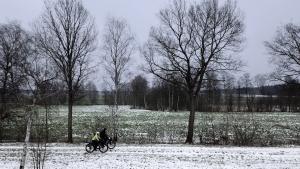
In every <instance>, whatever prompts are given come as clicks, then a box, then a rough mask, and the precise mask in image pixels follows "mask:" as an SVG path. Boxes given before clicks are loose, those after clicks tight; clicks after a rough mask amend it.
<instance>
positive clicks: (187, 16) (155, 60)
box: [143, 0, 244, 143]
mask: <svg viewBox="0 0 300 169" xmlns="http://www.w3.org/2000/svg"><path fill="white" fill-rule="evenodd" d="M159 19H160V27H155V28H152V29H151V32H150V40H149V42H148V43H147V44H146V45H145V47H144V51H143V55H144V56H145V58H146V61H147V63H148V66H149V71H150V72H151V73H153V74H154V75H156V76H158V77H160V78H161V79H164V80H166V81H168V82H170V83H174V79H172V78H168V77H176V79H178V77H179V78H180V79H182V80H181V81H179V82H178V81H176V83H174V84H178V85H179V86H180V87H182V88H183V89H185V91H186V93H187V94H188V96H189V100H190V116H189V123H188V133H187V139H186V143H193V130H194V120H195V98H196V96H197V95H198V93H199V91H200V89H201V87H202V83H203V81H204V80H205V75H206V74H207V73H208V72H213V71H225V70H236V69H237V68H238V67H239V65H240V62H239V61H238V60H237V59H235V58H234V57H233V56H232V55H230V54H233V53H234V52H237V51H239V50H240V44H241V43H242V41H243V37H242V33H243V31H244V24H243V21H242V17H241V15H240V13H239V11H238V10H237V9H236V5H235V4H234V3H232V2H231V1H226V2H225V3H224V4H223V5H219V3H218V1H217V0H204V1H202V2H201V3H196V4H192V5H188V4H187V3H186V2H185V1H184V0H175V1H174V3H173V4H172V5H171V6H170V7H169V8H166V9H163V10H161V11H160V13H159Z"/></svg>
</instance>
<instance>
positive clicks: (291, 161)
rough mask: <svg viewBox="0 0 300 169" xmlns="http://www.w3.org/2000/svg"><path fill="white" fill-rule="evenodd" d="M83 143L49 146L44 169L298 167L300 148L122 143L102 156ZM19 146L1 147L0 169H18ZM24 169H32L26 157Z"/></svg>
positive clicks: (250, 168) (4, 145)
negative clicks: (90, 151) (89, 151)
mask: <svg viewBox="0 0 300 169" xmlns="http://www.w3.org/2000/svg"><path fill="white" fill-rule="evenodd" d="M84 146H85V145H84V144H74V145H72V144H60V143H56V144H49V147H48V148H47V150H48V157H47V160H46V164H45V168H50V169H62V168H64V169H73V168H76V169H87V168H89V169H92V168H103V169H107V168H120V169H126V168H133V169H135V168H136V169H138V168H155V169H156V168H157V169H159V168H166V169H169V168H170V169H171V168H172V169H173V168H187V169H190V168H207V169H217V168H222V169H229V168H230V169H231V168H245V169H254V168H255V169H256V168H264V169H267V168H270V169H281V168H282V169H283V168H291V169H293V168H295V169H297V168H300V147H267V148H261V147H204V146H191V145H126V144H121V145H117V147H116V148H115V149H113V150H111V151H108V152H106V153H104V154H102V153H100V152H99V151H97V152H93V153H91V154H88V153H86V152H85V149H84ZM21 150H22V146H21V144H0V168H1V169H17V168H19V159H20V155H21ZM27 158H28V160H27V164H26V168H28V169H29V168H32V164H31V157H30V155H29V156H28V157H27Z"/></svg>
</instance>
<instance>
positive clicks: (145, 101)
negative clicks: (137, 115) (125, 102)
mask: <svg viewBox="0 0 300 169" xmlns="http://www.w3.org/2000/svg"><path fill="white" fill-rule="evenodd" d="M147 107H148V106H147V100H146V94H144V108H145V109H147Z"/></svg>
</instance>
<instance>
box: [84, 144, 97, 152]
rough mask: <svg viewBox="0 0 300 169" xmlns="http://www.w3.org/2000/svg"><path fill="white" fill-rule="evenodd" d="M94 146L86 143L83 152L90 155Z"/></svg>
mask: <svg viewBox="0 0 300 169" xmlns="http://www.w3.org/2000/svg"><path fill="white" fill-rule="evenodd" d="M94 150H95V149H94V146H93V145H92V144H91V143H88V144H87V145H86V146H85V151H86V152H88V153H92V152H93V151H94Z"/></svg>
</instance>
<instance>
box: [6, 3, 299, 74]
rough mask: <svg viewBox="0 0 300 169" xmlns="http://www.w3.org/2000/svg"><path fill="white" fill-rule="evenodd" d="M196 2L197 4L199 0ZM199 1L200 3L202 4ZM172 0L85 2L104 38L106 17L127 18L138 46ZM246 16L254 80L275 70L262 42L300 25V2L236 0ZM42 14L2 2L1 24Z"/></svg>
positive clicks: (34, 6)
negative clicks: (289, 25) (291, 25)
mask: <svg viewBox="0 0 300 169" xmlns="http://www.w3.org/2000/svg"><path fill="white" fill-rule="evenodd" d="M196 1H197V0H196ZM199 1H200V0H199ZM170 2H171V1H170V0H83V3H84V5H85V7H86V8H87V9H88V10H89V12H90V13H91V14H92V15H93V16H94V17H95V19H96V24H97V27H98V30H99V34H100V35H101V32H102V29H103V25H104V24H105V22H106V19H107V17H110V16H116V17H123V18H125V19H126V20H127V21H128V23H129V24H130V26H131V29H132V31H133V32H134V33H135V35H136V39H137V42H138V43H139V44H141V43H143V42H145V41H146V40H147V38H148V33H149V29H150V27H151V26H155V25H157V24H158V18H157V13H158V12H159V10H160V9H162V8H164V7H166V6H167V5H168V4H169V3H170ZM237 3H238V7H239V8H240V10H241V11H242V12H243V13H244V15H245V24H246V31H245V37H246V42H245V45H244V46H245V47H244V50H243V52H242V53H240V56H241V57H242V59H243V60H244V62H246V64H247V66H246V67H245V68H244V71H245V72H249V73H251V75H252V76H254V75H256V74H259V73H268V72H270V71H271V70H272V66H271V65H270V64H268V60H269V56H268V54H267V51H266V50H265V47H264V45H263V42H264V41H266V40H270V39H272V37H274V35H275V33H276V30H277V29H278V28H279V27H280V26H282V25H284V24H286V23H289V22H293V23H296V24H300V12H299V7H300V0H237ZM42 11H43V0H0V23H5V22H7V21H10V20H18V21H19V22H20V23H21V24H22V26H23V27H25V28H26V29H30V24H31V23H32V22H33V21H34V20H36V19H37V17H38V16H39V15H40V14H41V13H42Z"/></svg>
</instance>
